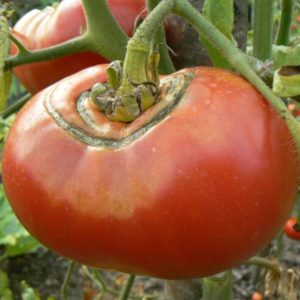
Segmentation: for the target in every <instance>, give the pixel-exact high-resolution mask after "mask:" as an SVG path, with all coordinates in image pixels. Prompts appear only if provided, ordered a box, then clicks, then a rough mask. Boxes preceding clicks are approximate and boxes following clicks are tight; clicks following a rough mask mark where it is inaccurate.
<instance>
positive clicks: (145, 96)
mask: <svg viewBox="0 0 300 300" xmlns="http://www.w3.org/2000/svg"><path fill="white" fill-rule="evenodd" d="M144 60H145V55H143V56H142V64H143V63H145V61H144ZM140 62H141V61H140V60H139V59H137V63H136V61H134V63H133V66H130V67H128V68H127V69H129V70H131V72H132V73H137V74H138V76H137V77H135V76H133V77H135V79H132V78H131V76H130V75H129V74H128V72H127V70H126V69H125V68H123V62H122V61H114V62H112V63H111V64H110V65H109V66H108V68H107V76H108V83H107V84H103V83H97V84H95V85H94V86H93V88H92V90H91V93H90V97H91V100H92V101H93V103H94V104H95V105H96V106H97V107H98V108H99V109H100V111H102V112H104V113H105V115H106V116H107V117H108V119H110V120H111V121H122V122H126V123H127V122H131V121H133V120H134V119H135V118H137V117H138V116H139V115H140V114H141V113H143V112H144V111H145V110H147V109H148V108H150V107H151V106H152V105H154V104H155V103H156V102H157V100H158V96H159V75H158V71H157V69H158V63H159V52H158V51H156V50H155V51H153V52H152V53H151V54H150V55H149V57H148V58H147V59H146V63H145V66H144V67H145V68H144V70H143V69H142V71H141V70H140V66H139V64H140ZM142 68H143V66H142Z"/></svg>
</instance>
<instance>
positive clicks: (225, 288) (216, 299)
mask: <svg viewBox="0 0 300 300" xmlns="http://www.w3.org/2000/svg"><path fill="white" fill-rule="evenodd" d="M202 287H203V297H202V299H203V300H220V299H222V300H232V299H233V293H232V274H231V271H230V270H228V271H226V272H224V273H222V274H220V275H215V276H210V277H205V278H203V279H202Z"/></svg>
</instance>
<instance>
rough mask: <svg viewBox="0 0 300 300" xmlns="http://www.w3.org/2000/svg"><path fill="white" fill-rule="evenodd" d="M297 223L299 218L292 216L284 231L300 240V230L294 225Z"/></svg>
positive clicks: (290, 236) (288, 235) (292, 237)
mask: <svg viewBox="0 0 300 300" xmlns="http://www.w3.org/2000/svg"><path fill="white" fill-rule="evenodd" d="M296 224H297V218H295V217H291V218H289V219H288V221H287V222H286V223H285V225H284V232H285V234H286V236H287V237H289V238H291V239H294V240H299V241H300V231H296V230H295V229H294V226H295V225H296Z"/></svg>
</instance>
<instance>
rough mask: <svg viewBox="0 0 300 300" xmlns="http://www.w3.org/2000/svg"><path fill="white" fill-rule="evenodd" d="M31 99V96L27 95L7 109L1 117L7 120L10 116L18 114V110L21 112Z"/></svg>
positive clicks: (0, 114)
mask: <svg viewBox="0 0 300 300" xmlns="http://www.w3.org/2000/svg"><path fill="white" fill-rule="evenodd" d="M30 98H31V94H29V93H27V94H26V95H24V96H23V97H22V98H20V99H19V100H17V101H16V102H14V103H13V104H12V105H10V106H9V107H7V108H6V109H5V110H4V111H3V112H1V113H0V117H1V118H3V119H5V118H7V117H9V116H10V115H12V114H14V113H16V112H17V111H18V110H20V109H21V108H22V107H23V106H24V105H25V103H26V102H28V100H29V99H30Z"/></svg>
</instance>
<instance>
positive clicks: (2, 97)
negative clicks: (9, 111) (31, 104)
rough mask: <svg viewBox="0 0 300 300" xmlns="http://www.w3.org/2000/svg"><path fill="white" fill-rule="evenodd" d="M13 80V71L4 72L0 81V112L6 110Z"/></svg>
mask: <svg viewBox="0 0 300 300" xmlns="http://www.w3.org/2000/svg"><path fill="white" fill-rule="evenodd" d="M11 79H12V72H11V71H4V72H3V73H2V76H1V81H0V112H2V111H3V110H4V109H5V108H6V104H7V100H8V96H9V91H10V85H11Z"/></svg>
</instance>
